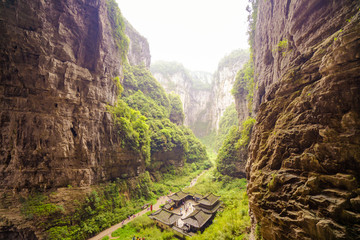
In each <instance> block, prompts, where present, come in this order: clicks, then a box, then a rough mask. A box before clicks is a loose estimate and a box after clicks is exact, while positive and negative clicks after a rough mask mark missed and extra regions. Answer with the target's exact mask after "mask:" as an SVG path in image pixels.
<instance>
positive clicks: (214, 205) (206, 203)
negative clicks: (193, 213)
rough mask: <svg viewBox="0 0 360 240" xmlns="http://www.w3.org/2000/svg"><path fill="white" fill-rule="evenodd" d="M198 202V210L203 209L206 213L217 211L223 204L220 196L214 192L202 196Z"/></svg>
mask: <svg viewBox="0 0 360 240" xmlns="http://www.w3.org/2000/svg"><path fill="white" fill-rule="evenodd" d="M197 202H198V204H197V205H195V206H194V207H195V209H196V210H203V211H204V212H206V213H211V214H212V213H215V212H216V211H217V210H219V208H220V207H221V205H222V202H221V201H220V196H216V195H214V194H212V193H209V194H207V195H205V196H204V197H202V198H200V199H199V200H198V201H197Z"/></svg>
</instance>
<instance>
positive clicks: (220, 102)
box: [210, 50, 248, 131]
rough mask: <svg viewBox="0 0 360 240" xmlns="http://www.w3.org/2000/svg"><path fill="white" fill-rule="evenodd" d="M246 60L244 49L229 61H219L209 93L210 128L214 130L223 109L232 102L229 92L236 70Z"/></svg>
mask: <svg viewBox="0 0 360 240" xmlns="http://www.w3.org/2000/svg"><path fill="white" fill-rule="evenodd" d="M238 51H239V50H238ZM240 51H242V50H240ZM230 56H231V55H230ZM225 59H226V58H225ZM230 59H231V58H230ZM247 60H248V53H247V52H246V51H244V53H243V55H241V57H238V58H236V59H232V61H229V62H226V61H225V62H224V63H221V62H220V64H219V66H218V69H217V71H216V72H215V74H214V76H213V77H214V83H213V86H212V94H211V116H210V118H211V125H210V127H211V129H214V130H216V131H217V130H218V129H219V122H220V118H221V116H222V115H223V113H224V112H225V109H226V108H227V107H228V106H230V105H231V104H232V103H234V97H233V96H232V94H231V89H232V88H233V85H234V82H235V78H236V74H237V72H238V71H239V70H240V69H241V68H242V67H243V66H244V64H245V62H246V61H247ZM223 61H224V60H223ZM245 99H246V98H245Z"/></svg>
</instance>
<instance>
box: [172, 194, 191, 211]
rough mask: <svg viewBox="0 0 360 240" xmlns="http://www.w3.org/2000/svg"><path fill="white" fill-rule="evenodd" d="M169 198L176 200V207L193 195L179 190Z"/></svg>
mask: <svg viewBox="0 0 360 240" xmlns="http://www.w3.org/2000/svg"><path fill="white" fill-rule="evenodd" d="M169 198H170V199H171V200H172V201H173V202H174V207H175V208H176V207H179V206H180V205H181V204H182V203H183V202H185V201H186V200H188V199H191V198H192V196H191V195H189V194H188V193H184V192H183V191H179V192H176V193H174V194H173V195H171V196H169Z"/></svg>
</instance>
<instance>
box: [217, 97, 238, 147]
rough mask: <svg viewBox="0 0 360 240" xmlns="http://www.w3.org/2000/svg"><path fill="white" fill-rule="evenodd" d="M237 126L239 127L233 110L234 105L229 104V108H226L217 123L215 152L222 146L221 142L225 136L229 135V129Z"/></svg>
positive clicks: (234, 109) (235, 112)
mask: <svg viewBox="0 0 360 240" xmlns="http://www.w3.org/2000/svg"><path fill="white" fill-rule="evenodd" d="M238 125H239V119H238V115H237V111H236V108H235V104H231V105H230V106H229V107H227V108H226V110H225V112H224V114H223V116H222V117H221V119H220V122H219V131H218V133H217V135H216V140H215V149H216V150H219V149H220V147H221V146H222V144H223V142H224V141H225V139H226V136H227V135H228V134H229V132H230V130H231V128H232V127H233V126H238Z"/></svg>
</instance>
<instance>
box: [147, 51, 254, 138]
mask: <svg viewBox="0 0 360 240" xmlns="http://www.w3.org/2000/svg"><path fill="white" fill-rule="evenodd" d="M248 58H249V52H248V51H247V50H234V51H233V52H231V53H230V54H229V55H227V56H225V57H224V58H223V59H221V60H220V61H219V64H218V68H217V70H216V71H215V73H213V74H211V73H206V72H200V71H191V70H188V69H186V68H185V67H184V66H183V65H182V64H180V63H176V62H155V63H153V65H152V66H151V71H152V73H153V75H154V77H155V78H156V79H157V80H158V81H159V82H160V83H161V84H162V85H163V86H164V88H165V90H166V91H167V92H175V93H176V94H178V95H179V96H180V98H181V100H182V103H183V108H184V113H185V122H184V124H185V125H187V126H189V127H190V128H191V129H192V130H193V132H194V133H195V134H196V135H197V136H199V137H202V136H206V135H208V134H210V133H211V132H217V131H218V130H219V122H220V118H221V117H222V115H223V114H224V112H225V109H226V108H227V107H229V106H230V105H231V104H232V103H234V101H235V100H234V97H233V96H232V95H231V89H232V87H233V84H234V82H235V78H236V74H237V72H238V71H239V70H240V69H241V68H242V67H243V65H244V64H245V62H246V61H247V60H248Z"/></svg>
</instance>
